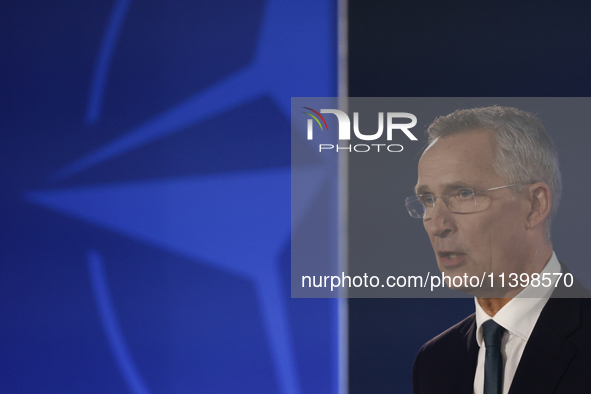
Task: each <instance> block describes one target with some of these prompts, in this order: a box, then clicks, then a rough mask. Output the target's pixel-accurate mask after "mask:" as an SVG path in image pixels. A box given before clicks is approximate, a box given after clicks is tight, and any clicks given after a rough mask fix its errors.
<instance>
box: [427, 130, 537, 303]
mask: <svg viewBox="0 0 591 394" xmlns="http://www.w3.org/2000/svg"><path fill="white" fill-rule="evenodd" d="M493 138H494V137H493V136H492V134H491V133H490V132H488V131H475V132H469V133H465V134H459V135H455V136H450V137H445V138H440V139H439V140H437V141H436V142H435V143H434V144H432V145H431V146H430V147H429V148H428V149H427V150H426V151H425V153H424V154H423V156H422V157H421V160H420V162H419V179H418V183H417V187H416V192H417V194H432V195H434V196H442V195H446V193H449V191H450V190H452V189H457V188H458V187H460V188H461V187H464V188H471V189H473V190H474V192H478V191H480V190H484V189H490V188H494V187H499V186H505V185H507V184H508V182H507V181H506V180H505V179H503V178H502V177H500V176H499V175H498V174H497V173H496V172H495V170H494V168H493V159H494V151H493V143H494V142H493ZM483 193H486V196H488V197H489V198H490V201H491V203H490V205H489V206H488V208H487V209H485V210H481V211H478V212H473V213H452V212H451V211H449V209H448V208H447V207H446V206H445V204H444V202H443V201H442V199H441V198H437V199H436V202H435V208H434V210H433V214H432V215H431V218H428V219H424V220H423V224H424V226H425V230H426V231H427V233H428V235H429V239H430V240H431V245H432V246H433V250H434V251H435V256H436V258H437V265H438V266H439V269H440V270H441V272H443V273H445V274H446V275H449V276H464V274H467V275H468V277H471V276H478V278H479V279H482V277H483V274H484V275H487V276H488V275H489V274H490V273H491V272H493V273H494V277H496V278H498V275H499V274H500V273H501V272H504V273H505V281H507V276H508V275H509V274H510V273H513V272H516V273H518V274H519V273H522V272H527V267H528V266H529V265H530V264H531V261H529V260H530V259H529V257H528V255H527V253H526V252H525V251H524V248H523V247H521V248H520V244H521V245H522V246H523V243H522V242H524V240H525V238H524V237H525V232H526V218H527V214H528V212H529V208H528V201H527V199H526V198H524V197H516V196H515V195H514V194H513V193H512V191H511V190H510V188H504V189H499V190H494V191H488V192H483ZM485 283H486V284H487V285H489V284H490V279H489V278H487V280H486V282H485ZM505 283H506V282H505ZM495 287H497V285H496V283H495ZM465 291H466V292H469V293H474V291H473V290H471V289H470V288H468V289H465Z"/></svg>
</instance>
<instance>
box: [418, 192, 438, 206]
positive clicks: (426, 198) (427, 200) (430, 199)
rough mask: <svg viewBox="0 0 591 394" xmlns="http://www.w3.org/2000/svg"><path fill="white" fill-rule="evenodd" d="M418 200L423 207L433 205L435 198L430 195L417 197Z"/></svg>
mask: <svg viewBox="0 0 591 394" xmlns="http://www.w3.org/2000/svg"><path fill="white" fill-rule="evenodd" d="M419 199H420V200H421V202H422V203H423V205H433V203H434V202H435V197H434V196H432V195H430V194H425V195H423V196H419Z"/></svg>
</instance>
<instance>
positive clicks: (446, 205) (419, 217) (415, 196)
mask: <svg viewBox="0 0 591 394" xmlns="http://www.w3.org/2000/svg"><path fill="white" fill-rule="evenodd" d="M529 184H531V182H522V183H513V184H511V185H505V186H497V187H491V188H490V189H483V190H478V191H476V192H475V191H474V189H472V188H471V187H461V188H459V190H462V189H468V190H472V196H473V197H474V205H476V195H477V194H480V193H482V192H489V191H492V190H498V189H504V188H507V187H512V186H522V185H529ZM422 196H427V194H415V195H414V196H409V197H406V198H405V199H404V206H405V207H406V210H407V211H408V214H409V215H410V217H411V218H413V219H424V217H425V214H424V213H423V215H421V216H413V214H412V212H411V211H410V209H409V208H408V204H407V200H408V199H409V198H413V197H414V198H417V201H421V200H420V199H419V197H422ZM432 197H433V206H432V208H435V203H436V202H437V199H438V198H441V201H443V204H445V207H446V208H447V209H448V210H449V211H450V212H451V213H463V212H454V211H452V210H451V209H449V206H448V204H449V201H445V199H444V197H443V196H435V195H432ZM421 204H422V205H423V207H424V208H425V210H426V208H427V207H426V206H425V204H423V203H422V202H421ZM427 219H430V217H429V218H427Z"/></svg>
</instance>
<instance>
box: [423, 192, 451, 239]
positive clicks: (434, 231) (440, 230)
mask: <svg viewBox="0 0 591 394" xmlns="http://www.w3.org/2000/svg"><path fill="white" fill-rule="evenodd" d="M430 213H431V214H430V215H429V217H425V218H423V224H424V226H425V230H427V232H428V233H429V234H431V235H433V236H435V237H441V238H445V237H447V236H448V235H450V234H451V233H453V232H454V231H455V222H454V217H453V213H452V212H451V211H450V210H449V209H448V208H447V206H446V205H445V202H444V201H443V199H442V198H437V199H436V200H435V206H434V207H433V209H432V210H431V212H430Z"/></svg>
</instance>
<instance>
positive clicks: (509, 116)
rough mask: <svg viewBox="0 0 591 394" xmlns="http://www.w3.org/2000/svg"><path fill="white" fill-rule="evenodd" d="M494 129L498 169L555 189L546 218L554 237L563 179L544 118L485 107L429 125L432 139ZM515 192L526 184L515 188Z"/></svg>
mask: <svg viewBox="0 0 591 394" xmlns="http://www.w3.org/2000/svg"><path fill="white" fill-rule="evenodd" d="M478 130H483V131H484V130H486V131H492V132H493V134H494V136H495V139H496V143H497V150H496V152H495V159H494V163H493V166H494V169H495V171H496V173H497V174H499V176H501V177H503V178H504V179H505V180H506V181H507V182H508V183H510V184H512V183H536V182H544V183H546V184H547V185H548V186H549V187H550V192H551V193H552V200H551V201H552V207H551V210H550V215H548V217H547V218H546V223H545V224H546V236H547V238H548V239H550V226H551V222H552V218H554V216H556V211H557V210H558V205H559V203H560V196H561V194H562V180H561V176H560V169H559V168H558V152H557V151H556V146H555V145H554V142H553V141H552V139H550V137H549V136H548V134H547V133H546V129H545V127H544V125H543V124H542V122H541V121H540V120H539V119H537V118H536V117H535V116H534V115H532V114H530V113H528V112H525V111H520V110H518V109H516V108H511V107H500V106H496V105H495V106H492V107H483V108H473V109H463V110H458V111H455V112H453V113H451V114H449V115H447V116H440V117H439V118H437V119H435V121H434V122H433V123H432V124H431V126H429V129H428V130H427V134H428V136H429V143H431V142H433V141H434V140H435V139H437V138H439V137H447V136H451V135H455V134H462V133H466V132H470V131H478ZM513 190H514V193H516V194H519V193H521V192H523V190H524V187H516V188H513Z"/></svg>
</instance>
